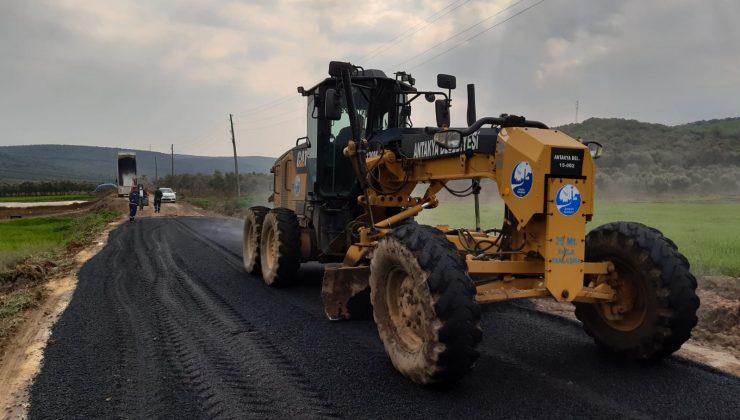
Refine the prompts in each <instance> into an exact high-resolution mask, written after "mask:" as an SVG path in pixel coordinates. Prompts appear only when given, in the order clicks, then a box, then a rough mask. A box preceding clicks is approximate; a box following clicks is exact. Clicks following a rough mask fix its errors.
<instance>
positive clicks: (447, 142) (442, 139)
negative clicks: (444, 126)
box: [434, 131, 462, 149]
mask: <svg viewBox="0 0 740 420" xmlns="http://www.w3.org/2000/svg"><path fill="white" fill-rule="evenodd" d="M434 142H435V143H437V144H438V145H440V146H442V147H444V148H445V149H459V148H460V143H461V142H462V134H460V132H459V131H442V132H439V133H436V134H434Z"/></svg>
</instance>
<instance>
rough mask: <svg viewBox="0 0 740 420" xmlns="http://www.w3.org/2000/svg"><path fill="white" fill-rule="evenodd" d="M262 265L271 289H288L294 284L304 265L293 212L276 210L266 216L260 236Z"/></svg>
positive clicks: (296, 219) (298, 231)
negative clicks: (287, 287)
mask: <svg viewBox="0 0 740 420" xmlns="http://www.w3.org/2000/svg"><path fill="white" fill-rule="evenodd" d="M260 265H261V268H262V278H263V279H264V281H265V283H266V284H267V285H268V286H275V287H281V286H287V285H289V284H291V283H293V282H294V281H295V276H296V274H297V273H298V268H299V267H300V265H301V240H300V227H299V226H298V218H297V217H296V215H295V213H293V211H291V210H288V209H284V208H277V209H272V210H270V212H269V213H267V215H266V216H265V219H264V221H263V222H262V234H261V235H260Z"/></svg>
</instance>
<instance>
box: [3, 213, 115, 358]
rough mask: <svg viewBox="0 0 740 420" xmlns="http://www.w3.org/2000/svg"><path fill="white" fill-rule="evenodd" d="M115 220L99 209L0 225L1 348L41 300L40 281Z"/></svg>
mask: <svg viewBox="0 0 740 420" xmlns="http://www.w3.org/2000/svg"><path fill="white" fill-rule="evenodd" d="M118 217H119V213H118V212H115V211H111V210H109V209H105V208H103V209H100V210H98V211H95V212H93V213H88V214H86V215H84V216H81V217H78V218H64V217H59V218H56V217H40V218H30V219H17V220H8V221H0V348H2V347H3V345H4V343H5V340H6V339H7V338H8V337H9V335H10V334H11V333H12V332H13V330H14V329H15V328H16V327H17V326H18V325H20V323H21V322H22V321H23V313H24V312H25V311H26V310H28V309H30V308H33V307H35V306H37V305H38V304H39V302H40V301H41V300H42V299H43V296H44V281H45V280H46V279H47V278H49V277H51V276H54V275H57V274H60V273H62V272H64V271H65V270H67V269H68V267H69V262H68V260H69V258H67V254H68V253H69V252H70V251H72V250H74V249H76V248H78V247H80V246H83V245H84V244H85V243H86V242H88V241H89V240H90V239H91V238H93V237H94V236H95V235H97V234H98V233H100V232H101V231H102V230H103V229H104V228H105V226H106V225H107V224H108V223H110V222H111V221H113V220H115V219H116V218H118Z"/></svg>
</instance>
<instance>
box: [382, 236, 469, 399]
mask: <svg viewBox="0 0 740 420" xmlns="http://www.w3.org/2000/svg"><path fill="white" fill-rule="evenodd" d="M370 300H371V302H372V305H373V318H374V319H375V324H376V325H377V327H378V334H379V335H380V339H381V340H382V341H383V345H384V347H385V351H386V353H387V354H388V356H389V357H390V359H391V362H392V363H393V366H395V368H396V369H397V370H398V371H399V372H401V373H402V374H403V375H404V376H406V377H408V378H409V379H411V380H412V381H414V382H417V383H421V384H441V383H451V382H456V381H458V380H459V379H460V378H461V377H462V376H463V375H465V374H466V373H467V372H469V371H470V370H471V369H472V367H473V365H474V363H475V361H476V360H477V359H478V356H479V354H478V352H477V351H476V349H475V348H476V346H477V344H478V343H479V342H480V340H481V336H482V333H481V329H480V308H479V307H478V304H477V303H476V302H475V286H474V285H473V282H472V281H471V280H470V277H468V274H467V265H466V264H465V261H464V260H463V259H462V257H461V256H460V255H459V254H458V253H457V250H456V249H455V246H454V245H453V244H452V243H450V242H449V241H448V240H447V238H446V237H445V235H444V234H443V233H442V232H440V231H438V230H437V229H434V228H432V227H430V226H424V225H417V224H415V223H410V224H406V225H402V226H400V227H398V228H396V229H394V230H393V231H391V233H390V234H389V235H388V236H386V237H385V238H383V239H382V240H381V241H380V243H379V244H378V246H377V248H376V249H375V251H374V252H373V257H372V261H371V262H370Z"/></svg>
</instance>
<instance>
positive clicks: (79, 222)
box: [0, 210, 118, 271]
mask: <svg viewBox="0 0 740 420" xmlns="http://www.w3.org/2000/svg"><path fill="white" fill-rule="evenodd" d="M117 216H118V215H117V214H116V213H113V212H110V211H107V210H102V211H99V212H96V213H92V214H88V215H86V216H84V217H80V218H76V219H73V218H62V217H59V218H57V217H38V218H32V219H17V220H9V221H2V222H0V271H2V270H4V269H7V268H10V266H12V265H13V264H15V263H17V262H19V261H21V260H23V259H26V258H28V257H34V256H40V255H44V254H51V253H55V252H59V251H61V250H63V248H64V247H65V246H66V245H67V244H69V243H70V242H74V241H79V240H81V239H83V238H85V237H87V236H89V235H91V234H93V233H95V232H97V231H99V230H100V229H102V227H103V226H105V225H106V224H107V223H108V222H110V221H112V220H114V219H115V218H116V217H117Z"/></svg>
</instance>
